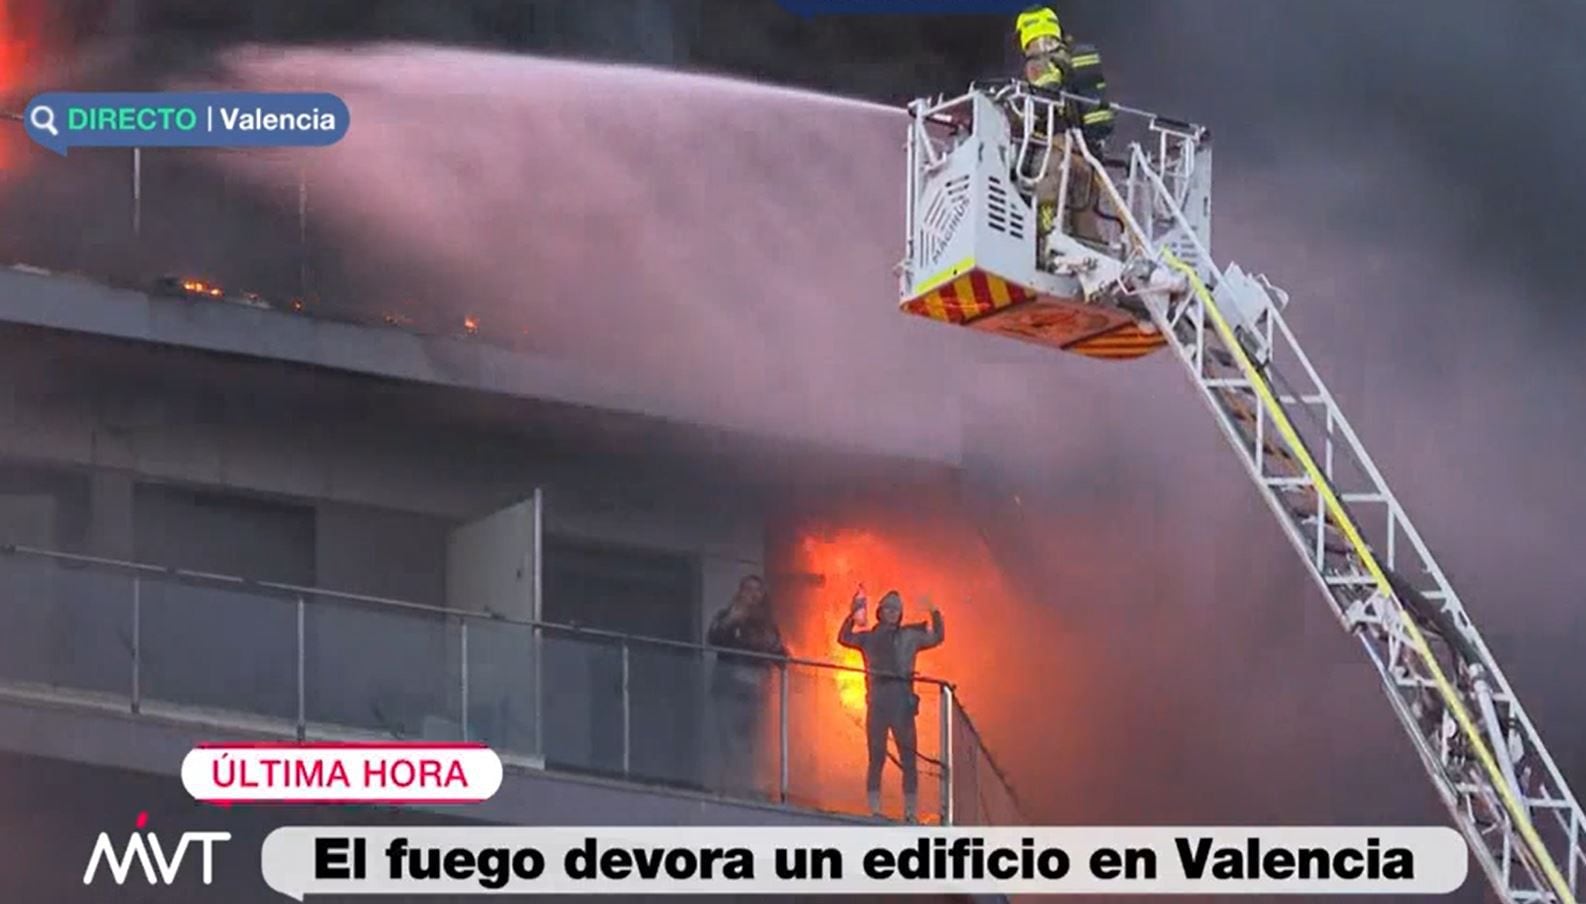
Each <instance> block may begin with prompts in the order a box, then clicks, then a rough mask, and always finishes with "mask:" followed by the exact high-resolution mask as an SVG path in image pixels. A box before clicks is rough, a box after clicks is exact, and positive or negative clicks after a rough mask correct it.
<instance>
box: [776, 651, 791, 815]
mask: <svg viewBox="0 0 1586 904" xmlns="http://www.w3.org/2000/svg"><path fill="white" fill-rule="evenodd" d="M779 665H780V667H781V668H780V672H781V676H780V677H781V680H780V681H778V682H777V708H776V709H777V726H776V733H777V772H778V775H777V800H779V801H781V802H782V803H784V804H785V803H787V785H788V781H787V774H788V763H787V747H788V744H787V742H788V715H787V705H788V687H787V680H788V674H789V669H788V664H787V661H786V660H783V661H782V662H781V663H780V664H779Z"/></svg>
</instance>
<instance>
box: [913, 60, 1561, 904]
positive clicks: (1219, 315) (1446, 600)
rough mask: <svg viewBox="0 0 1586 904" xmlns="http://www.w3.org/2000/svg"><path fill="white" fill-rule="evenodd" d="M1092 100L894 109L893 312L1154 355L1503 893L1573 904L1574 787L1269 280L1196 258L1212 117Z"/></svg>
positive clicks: (940, 101)
mask: <svg viewBox="0 0 1586 904" xmlns="http://www.w3.org/2000/svg"><path fill="white" fill-rule="evenodd" d="M1093 103H1095V101H1091V100H1086V99H1084V98H1078V97H1073V96H1065V95H1059V94H1053V93H1049V92H1046V91H1044V90H1042V89H1039V88H1035V87H1033V86H1030V85H1028V84H1026V83H1023V82H1018V81H1007V82H1000V83H976V84H974V85H972V86H971V87H970V89H969V90H968V91H967V92H966V93H964V94H961V95H958V96H955V97H940V96H939V97H934V98H926V99H921V100H916V101H914V102H913V103H911V104H910V105H909V106H908V111H909V127H908V128H909V135H908V141H907V151H908V186H907V202H906V203H907V224H908V232H907V238H906V252H905V257H904V259H903V261H902V263H901V265H900V282H901V292H900V294H901V300H900V307H901V309H902V310H903V311H904V312H906V313H909V314H912V315H916V316H920V317H925V318H929V319H932V320H936V321H941V322H944V323H950V324H955V325H960V326H965V327H968V328H970V329H976V330H981V331H984V332H991V333H997V334H1001V335H1005V336H1011V337H1014V338H1017V339H1021V340H1024V341H1028V342H1035V343H1038V344H1042V345H1047V346H1051V347H1055V348H1060V349H1063V350H1065V351H1069V352H1073V353H1075V354H1079V355H1084V356H1086V357H1091V358H1100V359H1108V360H1132V359H1139V358H1143V357H1145V356H1148V355H1153V354H1156V353H1158V352H1161V351H1162V350H1164V349H1165V350H1169V351H1168V353H1169V354H1171V355H1172V356H1173V357H1175V358H1176V359H1177V360H1178V361H1179V362H1180V363H1181V364H1182V365H1183V367H1184V369H1185V370H1186V371H1187V372H1188V374H1189V376H1190V378H1191V380H1192V381H1193V382H1194V384H1195V386H1196V388H1197V390H1198V391H1199V394H1200V395H1201V397H1202V398H1203V399H1204V400H1205V402H1206V404H1207V406H1208V408H1209V409H1210V410H1211V412H1212V414H1213V415H1214V417H1215V419H1216V421H1217V424H1218V426H1219V428H1220V429H1221V430H1222V432H1223V434H1224V435H1225V436H1226V438H1227V439H1228V441H1229V443H1230V444H1231V445H1232V447H1233V448H1234V449H1235V450H1236V451H1237V452H1238V454H1239V457H1240V460H1241V461H1242V462H1243V463H1244V466H1245V470H1246V472H1247V473H1248V474H1249V476H1250V478H1251V480H1252V481H1253V482H1254V483H1255V485H1256V487H1257V489H1258V490H1259V491H1260V494H1261V496H1262V498H1263V499H1265V501H1266V503H1267V505H1268V506H1269V507H1270V508H1271V510H1272V513H1273V514H1274V515H1275V516H1276V517H1277V519H1278V522H1279V524H1280V525H1281V526H1282V529H1283V532H1284V534H1285V535H1286V536H1287V537H1288V539H1289V541H1290V542H1291V543H1292V545H1293V547H1294V549H1295V551H1296V552H1297V553H1299V555H1300V558H1301V559H1302V560H1303V561H1304V562H1305V566H1306V568H1307V570H1308V571H1309V573H1310V576H1311V578H1312V579H1313V580H1314V582H1315V584H1316V586H1317V588H1318V589H1320V590H1321V591H1322V593H1323V594H1324V596H1325V598H1326V599H1327V601H1328V603H1329V604H1330V608H1331V610H1332V612H1333V615H1334V616H1335V617H1336V618H1337V619H1338V622H1339V624H1340V625H1341V626H1342V627H1343V628H1344V629H1345V630H1346V631H1348V632H1350V633H1351V634H1353V635H1354V636H1355V637H1356V638H1358V640H1359V642H1360V644H1361V646H1362V648H1363V649H1364V650H1365V653H1366V656H1367V657H1368V658H1369V659H1370V661H1371V663H1372V664H1373V665H1374V666H1375V667H1376V669H1377V672H1378V674H1379V675H1380V677H1381V681H1382V686H1383V689H1384V690H1385V691H1386V693H1387V697H1388V701H1389V703H1390V704H1391V707H1392V710H1393V712H1394V714H1395V716H1397V718H1398V720H1399V722H1400V724H1401V725H1402V726H1403V727H1404V729H1405V731H1406V732H1407V733H1408V734H1409V736H1410V739H1411V741H1412V743H1413V744H1414V747H1415V750H1416V752H1417V753H1418V754H1419V756H1420V759H1421V762H1422V764H1423V765H1424V766H1425V769H1426V772H1427V774H1428V775H1429V776H1430V777H1431V779H1432V783H1433V785H1434V787H1435V788H1436V790H1437V792H1438V794H1439V796H1440V797H1441V798H1442V800H1443V802H1444V803H1445V804H1446V805H1447V807H1448V811H1449V813H1450V815H1451V816H1452V817H1453V820H1454V822H1455V824H1456V825H1457V827H1458V828H1459V830H1460V831H1461V832H1462V833H1463V834H1464V836H1465V838H1466V839H1467V841H1468V842H1469V844H1470V847H1471V850H1472V854H1473V856H1474V857H1475V858H1476V860H1477V861H1478V863H1479V864H1480V866H1481V869H1482V870H1483V872H1484V873H1485V874H1486V877H1487V879H1488V880H1489V881H1490V883H1491V884H1492V887H1493V888H1494V889H1495V890H1496V892H1497V893H1498V895H1499V897H1500V898H1501V899H1502V900H1503V901H1505V902H1515V904H1520V902H1553V904H1575V902H1577V901H1578V900H1579V898H1580V894H1581V882H1582V867H1583V866H1586V815H1583V813H1582V811H1581V807H1580V804H1579V802H1578V801H1577V800H1576V799H1575V796H1574V794H1573V793H1572V792H1571V791H1570V788H1569V786H1568V784H1566V782H1565V781H1564V777H1563V776H1562V775H1561V774H1560V773H1559V770H1558V766H1557V765H1556V764H1555V763H1554V761H1553V757H1552V756H1551V755H1550V754H1549V753H1548V750H1547V747H1546V746H1545V745H1544V744H1543V743H1542V739H1541V737H1540V736H1539V735H1538V733H1537V730H1536V726H1535V725H1533V724H1532V722H1531V719H1530V718H1529V716H1527V715H1526V712H1525V710H1524V708H1523V707H1522V706H1521V705H1520V700H1519V698H1518V697H1516V696H1515V693H1514V690H1513V689H1512V688H1511V687H1510V685H1509V682H1508V680H1507V679H1506V678H1505V677H1504V674H1503V672H1502V670H1501V669H1499V667H1498V663H1497V662H1496V661H1494V659H1493V657H1492V654H1491V653H1490V652H1489V651H1488V649H1487V646H1486V644H1485V642H1483V640H1482V638H1481V635H1480V634H1479V633H1478V632H1477V631H1476V628H1475V627H1474V625H1472V623H1471V621H1470V618H1469V616H1468V615H1467V614H1466V612H1465V607H1464V605H1463V604H1462V603H1461V602H1460V599H1459V596H1458V594H1456V593H1455V592H1454V589H1453V588H1452V587H1451V586H1450V585H1449V582H1448V579H1447V577H1446V576H1445V575H1444V573H1443V570H1442V568H1441V567H1439V565H1438V563H1437V561H1436V560H1435V559H1434V558H1433V557H1432V554H1431V552H1430V551H1429V550H1428V549H1427V546H1426V543H1425V541H1423V540H1422V538H1421V535H1420V533H1419V532H1418V531H1417V530H1416V528H1415V526H1414V525H1413V524H1412V523H1411V521H1410V519H1409V516H1408V515H1407V514H1406V513H1405V511H1404V508H1403V506H1402V505H1400V503H1399V501H1398V500H1397V499H1396V498H1395V497H1394V495H1393V492H1392V491H1391V490H1390V489H1389V488H1388V485H1387V483H1386V482H1385V481H1384V480H1383V478H1382V474H1381V472H1380V471H1378V469H1377V466H1376V464H1375V463H1374V462H1373V461H1372V460H1371V456H1370V455H1369V454H1367V452H1366V449H1365V447H1364V446H1363V445H1362V444H1361V442H1360V439H1359V437H1358V436H1357V435H1356V434H1355V431H1354V429H1353V428H1352V427H1351V426H1350V424H1349V421H1348V420H1347V419H1346V418H1345V417H1344V415H1343V413H1342V412H1341V411H1340V410H1339V408H1338V405H1337V403H1336V401H1335V400H1334V399H1333V396H1332V394H1331V393H1330V392H1329V391H1328V389H1327V387H1326V385H1325V384H1324V383H1323V382H1322V379H1321V377H1320V375H1319V374H1318V373H1317V372H1316V369H1315V367H1313V366H1312V365H1311V362H1310V360H1309V358H1307V357H1306V354H1305V352H1304V350H1303V349H1302V348H1301V347H1300V344H1299V341H1298V340H1297V339H1296V338H1295V336H1294V333H1293V332H1292V331H1291V330H1290V328H1289V325H1288V323H1287V321H1286V320H1285V317H1284V311H1285V309H1286V308H1287V305H1288V302H1289V299H1288V295H1287V294H1286V293H1285V292H1283V291H1282V290H1281V289H1279V288H1277V287H1276V286H1274V285H1272V283H1271V282H1269V281H1268V280H1267V279H1266V278H1265V277H1263V276H1259V275H1254V274H1251V273H1249V272H1246V271H1245V270H1243V269H1241V268H1240V267H1239V266H1238V265H1235V264H1228V265H1226V266H1219V265H1218V264H1217V263H1216V262H1215V261H1214V260H1213V258H1212V255H1211V250H1210V249H1211V162H1212V146H1211V138H1210V135H1209V133H1208V131H1207V130H1206V129H1204V128H1202V127H1199V126H1196V125H1193V124H1190V123H1185V122H1179V121H1175V120H1170V119H1167V118H1165V117H1160V116H1156V115H1153V114H1150V113H1147V112H1144V111H1140V110H1133V109H1130V108H1127V107H1121V106H1115V107H1114V109H1115V110H1116V111H1117V122H1118V125H1117V133H1116V134H1115V135H1113V136H1110V138H1109V139H1108V140H1106V141H1105V143H1104V145H1103V143H1101V142H1097V141H1094V140H1087V138H1086V136H1085V134H1084V133H1082V132H1081V131H1080V130H1079V129H1075V128H1071V127H1069V126H1068V123H1069V122H1070V121H1071V118H1070V117H1069V116H1068V115H1065V114H1069V113H1072V111H1074V110H1075V109H1076V108H1077V107H1082V106H1083V105H1086V104H1093ZM1126 139H1127V140H1126ZM1114 148H1121V150H1120V151H1117V152H1116V153H1114V151H1113V150H1112V149H1114Z"/></svg>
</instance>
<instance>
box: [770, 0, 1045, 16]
mask: <svg viewBox="0 0 1586 904" xmlns="http://www.w3.org/2000/svg"><path fill="white" fill-rule="evenodd" d="M777 2H778V3H780V4H781V5H782V8H783V9H785V10H787V11H788V12H790V13H793V14H794V15H796V16H840V15H844V14H847V15H879V14H884V13H905V14H906V13H913V14H915V15H943V14H952V13H981V14H985V13H1017V12H1019V11H1021V10H1024V9H1027V8H1029V7H1030V6H1032V5H1036V4H1035V2H1034V0H777Z"/></svg>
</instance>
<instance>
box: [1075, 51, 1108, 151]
mask: <svg viewBox="0 0 1586 904" xmlns="http://www.w3.org/2000/svg"><path fill="white" fill-rule="evenodd" d="M1067 63H1068V71H1067V73H1066V79H1065V81H1064V84H1063V90H1065V91H1067V92H1069V93H1070V94H1073V95H1075V96H1076V97H1081V98H1084V99H1085V101H1088V103H1087V102H1084V101H1081V102H1070V105H1071V106H1072V107H1073V108H1074V110H1073V114H1072V115H1073V119H1074V124H1075V125H1077V126H1079V128H1080V132H1081V133H1082V134H1083V135H1084V136H1085V143H1086V144H1088V145H1089V146H1090V150H1091V153H1092V154H1095V155H1096V156H1097V157H1101V156H1102V155H1104V154H1105V153H1106V148H1107V139H1108V138H1109V137H1111V136H1112V127H1113V120H1114V119H1115V111H1114V110H1113V108H1112V104H1111V103H1109V102H1108V100H1107V77H1106V76H1105V75H1103V74H1102V70H1101V51H1099V50H1097V49H1096V48H1095V46H1094V45H1091V44H1072V45H1069V46H1068V60H1067Z"/></svg>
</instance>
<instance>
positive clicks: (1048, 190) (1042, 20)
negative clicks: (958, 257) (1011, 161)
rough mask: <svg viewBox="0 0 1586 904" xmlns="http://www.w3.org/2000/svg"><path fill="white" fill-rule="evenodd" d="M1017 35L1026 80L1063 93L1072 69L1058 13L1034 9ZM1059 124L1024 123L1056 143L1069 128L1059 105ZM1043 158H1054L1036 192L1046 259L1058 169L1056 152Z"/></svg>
mask: <svg viewBox="0 0 1586 904" xmlns="http://www.w3.org/2000/svg"><path fill="white" fill-rule="evenodd" d="M1014 31H1015V32H1016V33H1017V34H1018V39H1019V49H1020V50H1021V51H1022V52H1023V53H1024V80H1025V81H1027V82H1029V83H1030V84H1032V85H1034V86H1036V87H1038V88H1045V89H1046V90H1048V91H1062V90H1063V88H1064V81H1065V78H1066V76H1067V73H1068V69H1069V54H1068V47H1067V44H1066V43H1065V41H1064V35H1063V26H1062V23H1060V22H1059V21H1058V18H1057V13H1055V12H1053V11H1052V9H1051V7H1046V6H1032V7H1030V8H1029V9H1027V10H1025V11H1024V12H1022V13H1020V14H1019V17H1018V18H1017V19H1016V20H1014ZM1057 109H1058V115H1059V117H1060V119H1059V121H1057V122H1050V121H1048V119H1047V118H1045V117H1042V118H1040V119H1038V120H1037V121H1035V122H1029V123H1025V127H1026V128H1028V129H1031V130H1034V131H1035V132H1037V133H1040V134H1043V135H1050V136H1051V137H1052V139H1053V140H1054V141H1056V139H1057V137H1058V135H1057V133H1061V132H1062V131H1063V130H1064V129H1065V128H1066V122H1065V121H1064V119H1066V115H1067V114H1066V111H1065V110H1064V105H1063V103H1062V102H1061V101H1059V103H1058V105H1057ZM1042 154H1043V155H1045V154H1051V158H1050V159H1048V160H1047V163H1046V178H1045V180H1043V183H1042V184H1041V185H1040V186H1038V187H1037V190H1036V211H1037V213H1036V218H1037V224H1038V225H1037V229H1036V232H1037V238H1036V250H1037V254H1038V255H1040V256H1044V254H1045V251H1044V249H1045V247H1046V236H1047V235H1048V234H1049V233H1050V232H1051V231H1052V229H1053V227H1054V226H1056V225H1057V209H1056V206H1055V205H1054V203H1053V202H1054V201H1055V197H1056V193H1057V184H1058V178H1057V173H1058V170H1059V167H1058V166H1057V165H1056V162H1057V160H1056V158H1057V157H1058V156H1059V155H1058V154H1057V153H1056V148H1055V147H1053V148H1052V149H1051V150H1049V151H1044V152H1042ZM1020 165H1021V166H1025V167H1028V168H1029V169H1030V170H1031V172H1032V174H1033V171H1035V170H1038V169H1039V168H1040V166H1041V163H1040V160H1039V159H1038V160H1034V161H1025V162H1022V163H1021V164H1020Z"/></svg>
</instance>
